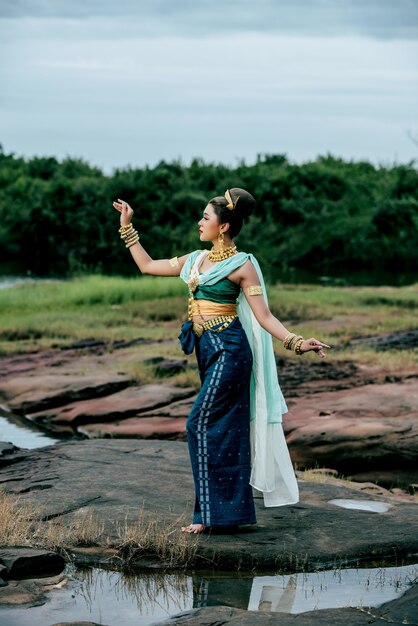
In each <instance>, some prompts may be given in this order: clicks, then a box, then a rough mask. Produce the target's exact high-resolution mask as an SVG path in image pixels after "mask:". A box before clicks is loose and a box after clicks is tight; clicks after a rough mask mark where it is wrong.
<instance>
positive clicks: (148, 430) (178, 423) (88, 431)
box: [77, 417, 187, 439]
mask: <svg viewBox="0 0 418 626" xmlns="http://www.w3.org/2000/svg"><path fill="white" fill-rule="evenodd" d="M186 421H187V418H185V417H183V418H181V417H177V418H171V417H130V418H128V419H124V420H120V421H119V420H118V421H116V422H111V423H109V424H101V423H98V424H86V425H85V426H79V427H78V428H77V431H78V432H79V433H81V434H82V435H86V436H87V437H90V438H93V437H124V438H125V437H136V438H139V437H142V438H144V439H147V438H149V439H167V438H173V436H174V437H175V438H178V437H182V438H184V436H185V432H186Z"/></svg>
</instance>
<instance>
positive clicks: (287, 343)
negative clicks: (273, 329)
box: [283, 333, 296, 350]
mask: <svg viewBox="0 0 418 626" xmlns="http://www.w3.org/2000/svg"><path fill="white" fill-rule="evenodd" d="M294 337H296V335H295V333H289V334H288V335H287V336H286V337H285V338H284V339H283V346H284V347H285V348H286V350H290V347H289V346H290V342H291V341H292V339H293V338H294Z"/></svg>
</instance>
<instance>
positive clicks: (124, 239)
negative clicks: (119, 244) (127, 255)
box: [123, 230, 138, 242]
mask: <svg viewBox="0 0 418 626" xmlns="http://www.w3.org/2000/svg"><path fill="white" fill-rule="evenodd" d="M134 237H138V231H137V230H134V231H133V232H132V233H129V235H128V236H127V237H124V238H123V241H125V242H128V241H130V239H133V238H134Z"/></svg>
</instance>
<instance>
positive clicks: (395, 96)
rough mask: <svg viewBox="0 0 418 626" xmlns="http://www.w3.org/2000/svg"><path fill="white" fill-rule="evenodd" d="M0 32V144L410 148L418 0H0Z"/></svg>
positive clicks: (308, 150) (416, 152) (417, 77)
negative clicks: (112, 0)
mask: <svg viewBox="0 0 418 626" xmlns="http://www.w3.org/2000/svg"><path fill="white" fill-rule="evenodd" d="M0 29H1V37H0V85H1V89H0V143H1V144H2V145H3V149H4V150H5V151H6V152H15V153H16V154H18V155H23V156H27V157H31V156H33V155H53V156H56V157H58V158H60V159H61V158H63V157H65V156H72V157H82V158H84V159H86V160H88V161H89V162H90V163H91V164H94V165H98V166H100V167H102V168H103V169H104V171H105V172H107V173H110V172H111V171H112V170H113V169H114V168H115V167H125V166H129V165H130V166H133V167H135V166H144V165H145V164H148V165H151V166H152V165H155V164H156V163H157V162H158V161H159V160H161V159H165V160H169V161H170V160H173V159H179V158H180V159H181V160H182V161H183V162H184V163H186V164H187V163H189V162H190V159H192V158H193V157H201V158H203V159H204V160H205V161H214V162H222V163H229V164H232V165H234V164H236V163H237V161H238V160H240V159H245V161H246V162H247V163H252V162H254V161H255V159H256V157H257V154H259V153H275V154H277V153H286V154H287V156H288V158H289V159H290V160H291V161H293V162H303V161H307V160H310V159H315V158H316V157H317V156H318V155H320V154H326V153H331V154H334V155H336V156H340V157H343V158H346V159H355V160H358V159H367V160H370V161H372V162H374V163H381V164H392V163H394V162H406V161H409V160H410V159H413V158H416V157H418V146H417V145H416V144H415V143H414V142H413V141H412V140H411V139H410V138H409V136H408V134H409V133H410V134H412V136H413V137H415V139H416V141H417V142H418V0H396V1H394V0H119V1H117V2H116V1H114V2H110V1H109V0H71V2H70V1H69V0H0Z"/></svg>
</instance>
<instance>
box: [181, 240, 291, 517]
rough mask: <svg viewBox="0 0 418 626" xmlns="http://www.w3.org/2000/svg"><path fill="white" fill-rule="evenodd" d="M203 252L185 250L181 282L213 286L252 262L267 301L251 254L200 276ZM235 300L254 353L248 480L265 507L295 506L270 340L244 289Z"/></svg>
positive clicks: (282, 405) (281, 400) (283, 409)
mask: <svg viewBox="0 0 418 626" xmlns="http://www.w3.org/2000/svg"><path fill="white" fill-rule="evenodd" d="M207 254H208V251H207V250H203V251H201V250H195V251H194V252H192V253H191V254H189V256H188V258H187V260H186V263H185V264H184V266H183V268H182V270H181V273H180V277H181V278H182V280H184V282H185V283H187V282H188V280H190V279H192V280H195V281H198V282H199V284H200V285H213V284H215V283H217V282H218V281H219V280H221V279H222V278H225V277H226V276H229V274H231V273H232V272H233V271H234V270H236V269H238V268H239V267H240V266H241V265H243V263H245V262H246V261H248V260H250V261H251V263H252V264H253V265H254V267H255V269H256V271H257V275H258V278H259V280H260V284H261V287H262V290H263V297H264V299H265V301H266V303H268V300H267V293H266V287H265V284H264V279H263V274H262V272H261V268H260V266H259V264H258V261H257V259H256V258H255V257H254V256H253V255H252V254H247V253H245V252H238V253H237V254H235V255H234V256H232V257H230V258H229V259H225V260H224V261H220V262H219V263H216V264H215V265H213V266H212V267H211V268H210V269H209V270H207V271H206V272H204V273H203V274H200V273H199V267H200V265H201V263H202V261H203V259H204V257H205V256H206V255H207ZM237 304H238V306H237V313H238V317H239V319H240V321H241V324H242V326H243V328H244V331H245V334H246V336H247V338H248V342H249V344H250V347H251V351H252V354H253V368H252V372H251V383H250V420H251V479H250V484H251V485H252V486H253V487H254V488H255V489H257V490H259V491H262V492H263V496H264V504H265V506H281V505H284V504H294V503H295V502H298V501H299V490H298V485H297V482H296V477H295V473H294V470H293V465H292V462H291V459H290V456H289V451H288V449H287V444H286V440H285V437H284V433H283V428H282V415H283V414H284V413H287V411H288V409H287V405H286V402H285V399H284V397H283V393H282V391H281V389H280V385H279V381H278V378H277V366H276V359H275V357H274V351H273V339H272V336H271V335H270V333H268V332H267V331H266V330H265V329H264V328H263V327H262V326H261V325H260V324H259V322H258V321H257V319H256V317H255V315H254V313H253V312H252V310H251V307H250V306H249V304H248V302H247V299H246V297H245V295H244V293H243V291H242V290H241V292H240V295H239V296H238V300H237Z"/></svg>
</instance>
